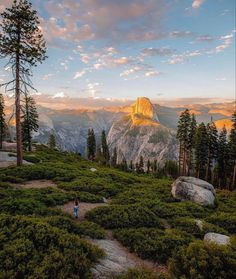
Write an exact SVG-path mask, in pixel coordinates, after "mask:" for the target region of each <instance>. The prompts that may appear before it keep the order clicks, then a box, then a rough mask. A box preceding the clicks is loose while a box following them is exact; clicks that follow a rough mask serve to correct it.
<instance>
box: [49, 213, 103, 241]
mask: <svg viewBox="0 0 236 279" xmlns="http://www.w3.org/2000/svg"><path fill="white" fill-rule="evenodd" d="M44 221H46V222H47V223H48V224H50V225H51V226H54V227H57V228H59V229H63V230H66V231H68V232H69V233H74V234H78V235H85V236H89V237H91V238H97V239H101V238H104V237H105V231H104V230H103V229H102V228H101V227H100V226H99V225H97V224H95V223H92V222H89V221H81V222H79V223H78V222H75V221H74V220H72V219H71V218H70V217H66V216H50V217H46V218H45V219H44Z"/></svg>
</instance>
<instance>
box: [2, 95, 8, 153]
mask: <svg viewBox="0 0 236 279" xmlns="http://www.w3.org/2000/svg"><path fill="white" fill-rule="evenodd" d="M4 108H5V105H4V99H3V95H2V94H0V149H2V142H3V139H4V137H5V134H6V131H7V128H6V127H7V124H6V120H5V113H4Z"/></svg>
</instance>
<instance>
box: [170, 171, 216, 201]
mask: <svg viewBox="0 0 236 279" xmlns="http://www.w3.org/2000/svg"><path fill="white" fill-rule="evenodd" d="M171 193H172V195H173V196H174V197H175V198H177V199H180V200H182V201H186V200H189V201H193V202H195V203H197V204H200V205H204V206H207V205H214V202H215V189H214V187H213V186H212V185H211V184H210V183H208V182H206V181H204V180H201V179H198V178H195V177H187V176H180V177H179V178H178V179H176V180H175V181H174V183H173V184H172V190H171Z"/></svg>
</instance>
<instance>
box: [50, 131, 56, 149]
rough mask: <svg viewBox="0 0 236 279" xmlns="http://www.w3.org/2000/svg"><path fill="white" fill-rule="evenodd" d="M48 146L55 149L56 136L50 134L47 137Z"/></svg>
mask: <svg viewBox="0 0 236 279" xmlns="http://www.w3.org/2000/svg"><path fill="white" fill-rule="evenodd" d="M48 146H49V148H50V149H55V148H56V138H55V136H54V134H50V135H49V137H48Z"/></svg>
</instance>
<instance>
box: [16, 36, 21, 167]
mask: <svg viewBox="0 0 236 279" xmlns="http://www.w3.org/2000/svg"><path fill="white" fill-rule="evenodd" d="M18 43H19V44H20V36H19V35H18ZM15 106H16V151H17V166H21V165H22V157H23V152H22V138H21V121H20V120H21V119H20V114H21V107H20V56H19V50H17V52H16V91H15Z"/></svg>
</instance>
